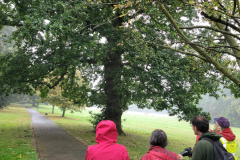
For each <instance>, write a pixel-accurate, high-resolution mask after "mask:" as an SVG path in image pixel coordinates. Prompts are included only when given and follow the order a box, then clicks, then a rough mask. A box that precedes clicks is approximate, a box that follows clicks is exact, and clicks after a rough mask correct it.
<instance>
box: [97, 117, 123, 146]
mask: <svg viewBox="0 0 240 160" xmlns="http://www.w3.org/2000/svg"><path fill="white" fill-rule="evenodd" d="M117 137H118V132H117V128H116V124H115V123H114V122H113V121H111V120H102V121H101V122H99V123H98V125H97V128H96V138H95V141H96V142H97V143H101V142H114V143H115V142H116V141H117Z"/></svg>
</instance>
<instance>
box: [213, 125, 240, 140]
mask: <svg viewBox="0 0 240 160" xmlns="http://www.w3.org/2000/svg"><path fill="white" fill-rule="evenodd" d="M216 133H217V134H221V135H222V136H223V137H224V138H225V139H226V140H227V141H233V140H235V138H236V136H235V135H234V134H233V132H232V130H231V129H230V128H226V129H224V130H223V131H222V132H216Z"/></svg>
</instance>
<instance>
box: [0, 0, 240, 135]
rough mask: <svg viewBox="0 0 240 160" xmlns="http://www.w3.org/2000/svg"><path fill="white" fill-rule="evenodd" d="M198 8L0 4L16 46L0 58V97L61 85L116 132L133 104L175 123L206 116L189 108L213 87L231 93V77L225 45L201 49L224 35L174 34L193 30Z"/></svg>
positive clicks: (61, 1) (50, 0)
mask: <svg viewBox="0 0 240 160" xmlns="http://www.w3.org/2000/svg"><path fill="white" fill-rule="evenodd" d="M198 5H200V7H199V8H201V9H202V10H204V9H205V8H204V7H203V6H201V5H204V4H201V3H200V2H199V4H198V2H192V1H190V2H185V1H178V0H176V1H170V2H169V1H151V0H149V1H143V2H142V1H128V2H125V1H121V0H115V1H110V0H102V1H101V0H99V1H80V0H79V1H78V0H75V1H66V0H58V1H54V0H47V1H43V0H37V1H32V0H24V1H13V0H3V1H0V14H1V15H3V16H1V17H0V25H8V26H14V27H16V31H14V32H13V36H12V40H14V42H15V46H16V48H17V49H16V51H12V52H8V53H7V54H5V55H4V56H3V57H1V58H0V64H1V70H0V81H1V82H3V83H1V84H4V85H1V86H0V93H19V92H21V93H32V92H34V91H35V90H40V91H41V93H42V94H43V95H44V94H47V93H48V91H49V89H53V88H55V87H56V86H57V85H60V86H61V88H62V89H63V96H65V97H68V98H70V99H71V100H72V101H73V102H74V103H76V104H78V105H80V106H82V105H87V106H91V105H97V106H98V107H101V108H102V113H101V114H102V117H103V119H111V120H113V121H114V122H115V123H116V125H117V129H118V131H119V133H120V134H121V133H123V131H122V127H121V115H122V113H123V112H124V111H125V110H127V109H128V106H129V105H130V104H133V103H135V104H137V105H138V107H140V108H145V107H147V108H154V109H155V110H163V109H166V110H168V112H169V114H170V115H178V118H179V119H180V120H181V119H184V120H189V119H190V118H191V117H193V116H194V115H197V114H200V115H203V116H206V117H208V118H209V114H208V113H206V112H202V109H201V108H197V107H196V103H198V101H199V99H200V98H201V94H205V93H210V95H212V96H215V97H217V94H216V91H217V90H218V85H219V83H223V84H226V86H230V87H231V88H232V90H233V91H234V90H238V86H237V85H236V83H235V81H234V78H235V79H238V77H237V76H238V74H237V72H234V74H232V73H231V74H230V71H231V72H232V71H235V70H234V69H236V68H234V65H233V63H232V62H233V61H231V59H229V58H227V56H224V55H225V54H227V53H225V52H224V53H222V52H221V51H222V49H224V47H219V48H215V49H210V50H209V48H207V49H204V47H206V46H205V45H208V44H210V40H212V41H213V42H214V43H217V42H215V39H216V38H219V37H220V40H219V43H220V42H221V43H222V45H227V42H226V40H221V39H223V38H224V37H223V35H222V36H220V35H218V34H223V33H225V32H218V31H216V30H211V29H198V30H197V31H196V32H192V31H191V30H186V29H182V30H181V29H180V27H189V26H194V23H193V21H194V20H196V19H197V18H196V17H198V14H197V11H198V9H199V8H197V7H198ZM237 14H238V13H237ZM183 17H186V18H183ZM228 28H229V27H228ZM217 30H222V29H217ZM226 32H227V31H226ZM228 32H229V31H228ZM216 33H218V34H217V35H215V34H216ZM186 35H187V36H186ZM102 38H105V39H106V42H101V41H100V40H101V39H102ZM207 47H210V46H207ZM227 48H228V49H229V52H231V53H233V49H235V48H231V47H227ZM215 50H219V52H216V51H215ZM233 55H236V54H233ZM218 66H220V68H219V67H218ZM77 71H79V72H80V73H81V76H82V78H83V81H82V84H81V85H79V84H78V83H77V82H78V77H77V76H76V72H77ZM225 71H227V72H225ZM231 76H233V78H231ZM44 79H50V81H44ZM96 82H97V85H95V83H96ZM227 84H230V85H227ZM235 93H237V92H235Z"/></svg>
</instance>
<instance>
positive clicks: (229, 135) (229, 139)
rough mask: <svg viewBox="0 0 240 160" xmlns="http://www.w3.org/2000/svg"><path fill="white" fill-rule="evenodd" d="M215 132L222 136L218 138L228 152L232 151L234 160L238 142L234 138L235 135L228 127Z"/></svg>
mask: <svg viewBox="0 0 240 160" xmlns="http://www.w3.org/2000/svg"><path fill="white" fill-rule="evenodd" d="M216 133H217V134H221V135H222V136H223V137H222V138H220V141H221V143H222V144H223V147H224V148H226V150H227V151H228V152H229V153H232V154H233V156H234V158H235V160H237V157H236V152H237V146H238V143H237V141H236V140H235V138H236V136H235V135H234V134H233V132H232V130H231V129H230V128H225V129H224V130H223V131H222V132H216Z"/></svg>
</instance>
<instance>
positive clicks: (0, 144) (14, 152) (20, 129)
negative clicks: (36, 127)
mask: <svg viewBox="0 0 240 160" xmlns="http://www.w3.org/2000/svg"><path fill="white" fill-rule="evenodd" d="M0 117H1V122H0V159H1V160H16V159H22V160H37V156H36V155H37V154H36V151H35V149H34V147H33V137H32V130H31V117H30V115H29V113H28V111H27V110H26V109H25V108H24V107H21V106H20V105H17V104H13V105H11V106H9V109H7V108H6V109H4V110H0Z"/></svg>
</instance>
